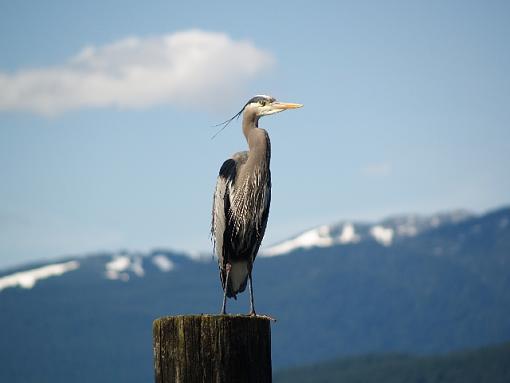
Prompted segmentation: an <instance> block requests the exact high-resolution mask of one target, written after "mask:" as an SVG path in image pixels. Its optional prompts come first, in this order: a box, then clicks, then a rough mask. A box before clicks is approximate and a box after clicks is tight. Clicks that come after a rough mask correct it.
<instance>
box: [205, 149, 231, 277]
mask: <svg viewBox="0 0 510 383" xmlns="http://www.w3.org/2000/svg"><path fill="white" fill-rule="evenodd" d="M236 169H237V165H236V162H235V160H234V159H232V158H230V159H228V160H226V161H225V162H224V163H223V165H222V166H221V169H220V173H219V175H218V179H217V181H216V189H215V191H214V200H213V209H212V224H211V234H212V237H213V241H214V252H215V253H216V256H217V257H218V263H219V264H220V265H221V266H222V267H223V266H224V259H223V234H224V233H225V227H226V224H227V214H228V211H229V209H230V208H229V207H228V206H225V196H227V201H228V195H229V193H230V189H231V188H232V186H233V184H234V182H235V178H236Z"/></svg>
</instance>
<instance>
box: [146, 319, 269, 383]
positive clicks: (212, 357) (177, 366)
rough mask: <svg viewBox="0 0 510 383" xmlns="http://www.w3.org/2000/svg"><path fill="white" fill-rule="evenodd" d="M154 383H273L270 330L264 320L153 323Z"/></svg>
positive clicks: (196, 320)
mask: <svg viewBox="0 0 510 383" xmlns="http://www.w3.org/2000/svg"><path fill="white" fill-rule="evenodd" d="M152 330H153V346H154V371H155V375H156V383H174V382H175V383H198V382H200V383H203V382H207V383H209V382H211V383H240V382H242V383H251V382H252V383H269V382H271V379H272V374H271V327H270V320H269V319H268V318H264V317H249V316H245V315H189V316H175V317H165V318H159V319H156V320H155V321H154V323H153V327H152Z"/></svg>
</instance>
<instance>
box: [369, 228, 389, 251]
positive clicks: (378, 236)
mask: <svg viewBox="0 0 510 383" xmlns="http://www.w3.org/2000/svg"><path fill="white" fill-rule="evenodd" d="M370 234H372V237H374V239H375V240H376V241H377V242H379V243H380V244H381V245H383V246H390V245H391V242H392V241H393V234H394V232H393V229H390V228H388V227H384V226H380V225H376V226H374V227H372V228H371V229H370Z"/></svg>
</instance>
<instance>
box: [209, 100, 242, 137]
mask: <svg viewBox="0 0 510 383" xmlns="http://www.w3.org/2000/svg"><path fill="white" fill-rule="evenodd" d="M246 105H248V104H246ZM246 105H245V106H243V109H241V110H240V111H239V112H238V113H237V114H236V115H234V116H233V117H231V118H229V119H228V120H226V121H223V122H221V123H219V124H217V125H214V127H218V126H221V128H220V130H218V131H217V132H216V133H214V135H213V136H212V137H211V140H212V139H213V138H214V137H216V136H217V135H218V134H220V132H221V131H222V130H223V129H225V128H226V127H227V126H229V125H230V123H231V122H232V121H234V120H235V119H237V118H239V116H240V115H241V114H242V113H243V111H244V108H246Z"/></svg>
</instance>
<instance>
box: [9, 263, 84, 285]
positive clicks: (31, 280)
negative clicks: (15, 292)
mask: <svg viewBox="0 0 510 383" xmlns="http://www.w3.org/2000/svg"><path fill="white" fill-rule="evenodd" d="M78 267H80V263H79V262H78V261H69V262H63V263H55V264H52V265H46V266H43V267H38V268H36V269H31V270H26V271H20V272H17V273H14V274H10V275H6V276H3V277H0V291H2V290H3V289H6V288H9V287H17V286H19V287H21V288H24V289H31V288H32V287H34V286H35V284H36V283H37V281H39V280H41V279H47V278H50V277H54V276H59V275H62V274H64V273H67V272H69V271H72V270H76V269H77V268H78Z"/></svg>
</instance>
